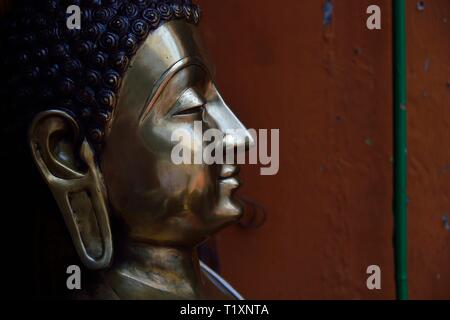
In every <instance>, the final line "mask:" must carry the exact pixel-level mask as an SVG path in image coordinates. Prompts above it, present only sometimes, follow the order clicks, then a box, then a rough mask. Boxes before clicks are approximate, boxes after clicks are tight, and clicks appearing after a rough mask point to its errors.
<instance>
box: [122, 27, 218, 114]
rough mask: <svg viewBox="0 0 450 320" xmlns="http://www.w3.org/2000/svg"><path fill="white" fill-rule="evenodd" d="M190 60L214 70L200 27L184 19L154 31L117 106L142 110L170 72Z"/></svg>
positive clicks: (129, 73) (138, 55)
mask: <svg viewBox="0 0 450 320" xmlns="http://www.w3.org/2000/svg"><path fill="white" fill-rule="evenodd" d="M189 59H195V60H196V61H200V62H201V63H202V64H204V65H205V66H206V67H208V68H209V69H210V66H211V64H210V62H209V60H208V55H207V53H206V52H205V49H204V47H203V45H202V44H201V40H200V36H199V32H198V30H197V27H196V26H194V25H192V24H189V23H187V22H184V21H181V20H180V21H171V22H168V23H166V24H164V25H162V26H160V27H159V28H158V29H156V30H155V31H153V32H152V33H151V34H150V35H149V36H148V38H147V39H146V41H145V43H144V44H143V45H142V46H141V48H140V49H139V51H138V52H137V53H136V55H135V57H134V58H133V61H132V62H131V65H130V68H129V69H128V71H127V73H126V75H125V77H124V80H123V85H122V90H121V93H120V98H119V103H118V105H117V109H118V110H120V109H121V108H122V106H124V105H126V108H127V109H129V108H139V109H141V110H142V108H143V107H145V106H146V105H147V104H148V102H149V101H150V100H151V98H152V97H153V95H154V94H155V92H156V90H157V89H158V87H159V85H160V84H161V83H162V82H164V81H165V79H166V78H168V77H169V76H170V71H171V69H173V68H174V67H176V66H177V65H180V64H181V65H182V64H183V63H184V62H185V61H187V60H189Z"/></svg>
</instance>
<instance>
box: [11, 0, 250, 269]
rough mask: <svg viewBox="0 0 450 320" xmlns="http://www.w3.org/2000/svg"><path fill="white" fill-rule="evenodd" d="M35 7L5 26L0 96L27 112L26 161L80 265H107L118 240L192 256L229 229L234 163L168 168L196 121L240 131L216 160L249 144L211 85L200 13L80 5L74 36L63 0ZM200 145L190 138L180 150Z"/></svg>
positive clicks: (128, 4)
mask: <svg viewBox="0 0 450 320" xmlns="http://www.w3.org/2000/svg"><path fill="white" fill-rule="evenodd" d="M43 3H45V4H40V5H36V4H35V5H36V6H38V8H34V9H33V7H29V8H26V9H25V10H24V12H23V13H20V14H21V15H25V16H26V17H30V21H27V19H22V20H20V21H21V22H20V23H21V24H23V25H20V26H18V24H19V23H17V22H16V23H12V24H11V25H10V26H9V28H10V29H7V31H8V32H10V33H11V34H14V35H15V36H14V37H9V38H7V40H5V41H7V42H8V43H7V45H9V47H10V48H13V49H11V54H10V56H9V58H10V60H8V64H9V65H10V67H9V68H10V69H9V74H10V81H9V83H10V84H11V89H10V90H9V92H8V93H6V94H9V95H12V98H11V97H10V100H11V101H13V103H12V106H13V107H16V108H27V110H30V113H32V114H33V120H32V122H31V125H30V126H29V145H30V147H31V151H32V157H33V158H34V160H35V163H36V164H37V167H38V169H39V171H40V172H41V174H42V177H43V178H44V179H45V181H46V182H47V184H48V186H49V188H50V189H51V191H52V193H53V196H54V198H55V200H56V202H57V204H58V207H59V209H60V211H61V213H62V214H63V216H64V221H65V223H66V225H67V228H68V230H69V232H70V234H71V237H72V240H73V242H74V244H75V248H76V249H77V252H78V254H79V256H80V257H81V260H82V262H83V263H84V264H85V265H86V266H87V267H89V268H92V269H101V268H105V267H107V266H109V265H110V264H111V260H112V257H113V245H112V243H113V239H114V238H115V237H116V239H115V240H117V238H118V237H120V239H125V240H124V241H132V242H137V243H146V244H153V245H157V246H169V247H170V246H174V247H194V246H195V245H197V244H199V243H200V242H201V241H203V240H204V239H205V238H206V237H207V236H209V235H211V234H213V233H215V232H217V231H218V230H219V229H221V228H223V227H224V226H226V225H228V224H230V223H232V222H234V221H236V220H237V219H238V218H239V217H240V215H241V211H242V209H241V207H240V205H239V204H238V203H237V202H236V201H235V200H234V199H233V193H234V192H235V191H236V189H237V188H238V187H239V180H238V179H237V177H236V176H237V174H238V168H237V166H235V165H230V164H225V165H221V164H214V165H206V164H181V165H179V164H175V163H174V162H173V161H172V159H171V154H172V150H173V148H174V146H175V145H176V144H177V143H178V142H177V141H173V139H172V133H173V132H174V131H176V130H184V132H191V133H192V134H194V123H195V122H196V121H200V122H201V123H202V129H203V130H207V129H210V128H215V129H218V130H220V131H222V132H230V131H229V129H241V130H237V131H234V132H240V134H236V136H233V137H230V136H229V134H228V135H226V134H225V133H224V135H223V139H224V141H226V142H225V143H223V148H224V151H225V149H227V148H239V147H242V146H243V145H245V144H250V143H251V141H252V138H251V136H250V135H249V134H248V133H246V131H245V130H242V129H245V128H244V127H243V125H242V123H241V122H240V121H239V120H238V119H237V117H236V116H235V115H234V114H233V113H232V111H231V110H230V108H229V107H228V106H227V105H226V104H225V102H224V101H223V99H222V97H221V95H220V93H219V91H218V90H217V88H216V85H215V83H214V79H213V77H212V74H211V67H210V64H209V60H208V58H207V55H206V54H205V52H204V50H203V47H202V45H201V42H200V39H199V35H198V30H197V29H198V27H197V26H196V24H197V22H198V18H199V16H198V9H197V7H196V6H195V5H193V4H191V3H190V1H179V0H173V1H161V0H160V1H152V0H149V1H145V0H135V1H87V2H86V3H88V4H86V6H85V7H83V6H82V7H81V10H82V14H83V19H84V20H82V26H81V30H76V29H75V30H68V29H67V30H66V29H65V21H64V17H65V16H64V15H61V14H60V13H58V11H63V12H65V7H63V6H62V3H63V1H43ZM30 8H32V9H30ZM31 12H33V14H31ZM27 15H28V16H27ZM17 68H19V69H17ZM17 70H20V72H19V73H18V72H17ZM17 74H18V76H17ZM19 106H20V107H19ZM242 132H244V133H242ZM203 144H206V142H204V141H203V140H202V139H194V140H193V143H191V144H190V145H189V147H188V150H189V151H190V152H191V153H192V154H194V153H195V152H196V150H198V149H199V148H202V147H203ZM111 221H114V225H115V226H119V227H118V228H117V229H116V228H112V227H111ZM119 229H120V231H116V230H119ZM119 242H120V241H119Z"/></svg>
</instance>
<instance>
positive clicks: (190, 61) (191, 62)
mask: <svg viewBox="0 0 450 320" xmlns="http://www.w3.org/2000/svg"><path fill="white" fill-rule="evenodd" d="M189 66H199V67H201V68H202V69H203V70H204V71H205V72H206V73H207V75H208V76H209V77H211V72H210V70H209V69H208V68H207V67H206V65H205V63H204V62H203V61H202V60H201V59H200V58H199V57H197V56H190V57H185V58H183V59H181V60H178V61H177V62H175V63H174V64H173V65H172V66H171V67H170V68H169V69H168V70H167V71H166V72H164V73H163V74H162V76H161V77H160V78H159V80H158V81H157V82H156V85H155V88H156V89H155V90H153V92H152V93H151V94H150V95H149V98H148V99H147V101H146V103H145V104H146V105H145V108H144V109H143V111H142V113H141V115H140V116H139V125H141V124H142V123H143V122H144V121H145V119H146V118H147V116H148V114H149V113H150V111H151V109H152V106H153V105H154V104H155V102H156V101H157V100H158V98H159V96H160V95H161V92H162V91H163V90H164V88H165V87H166V86H167V84H168V83H169V82H170V80H172V78H173V77H174V76H175V75H176V74H177V73H178V72H179V71H180V70H182V69H184V68H186V67H189Z"/></svg>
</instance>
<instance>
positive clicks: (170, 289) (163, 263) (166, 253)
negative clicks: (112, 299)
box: [109, 241, 203, 299]
mask: <svg viewBox="0 0 450 320" xmlns="http://www.w3.org/2000/svg"><path fill="white" fill-rule="evenodd" d="M111 272H113V273H115V274H116V276H119V278H120V280H119V282H120V287H121V288H122V287H123V285H122V284H123V281H126V282H127V283H130V288H131V287H133V286H134V287H136V286H137V287H140V288H143V289H142V292H141V293H142V294H143V295H148V294H150V295H156V296H158V297H179V298H184V299H198V298H200V297H201V296H202V295H203V292H202V286H201V281H200V270H199V260H198V257H197V254H196V251H195V250H194V248H177V247H166V246H159V245H154V244H148V243H138V242H133V241H127V242H125V243H124V244H123V245H122V246H121V247H120V248H118V252H117V253H116V263H115V264H114V266H113V268H112V270H111ZM109 282H110V281H109ZM113 282H115V283H116V284H117V282H116V281H113ZM110 285H111V286H112V287H113V288H114V283H110ZM125 287H126V288H127V287H128V286H125ZM115 291H116V290H115ZM116 293H117V291H116ZM124 293H125V294H127V292H124ZM118 294H119V295H120V293H118ZM138 294H139V293H138Z"/></svg>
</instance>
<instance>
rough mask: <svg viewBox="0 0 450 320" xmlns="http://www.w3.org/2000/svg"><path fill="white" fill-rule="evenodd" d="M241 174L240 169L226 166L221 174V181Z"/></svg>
mask: <svg viewBox="0 0 450 320" xmlns="http://www.w3.org/2000/svg"><path fill="white" fill-rule="evenodd" d="M238 174H239V167H238V166H235V165H232V164H224V165H223V166H222V170H221V172H220V178H219V180H223V179H228V178H231V177H233V176H237V175H238Z"/></svg>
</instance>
